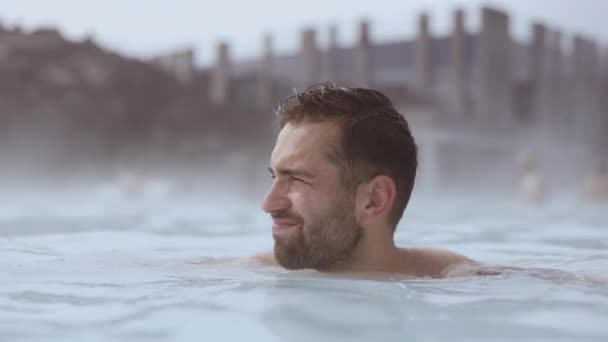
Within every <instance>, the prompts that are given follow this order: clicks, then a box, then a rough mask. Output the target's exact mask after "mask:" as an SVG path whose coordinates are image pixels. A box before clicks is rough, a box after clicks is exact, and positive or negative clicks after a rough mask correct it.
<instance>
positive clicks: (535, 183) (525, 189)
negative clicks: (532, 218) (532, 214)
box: [517, 150, 547, 206]
mask: <svg viewBox="0 0 608 342" xmlns="http://www.w3.org/2000/svg"><path fill="white" fill-rule="evenodd" d="M517 161H518V163H519V165H520V166H521V168H522V171H523V175H522V178H521V180H520V183H519V196H520V198H521V200H522V201H523V202H524V203H525V204H527V205H530V206H537V205H540V204H542V203H543V202H544V201H545V200H546V197H547V187H546V185H545V178H544V177H543V175H542V174H541V173H540V171H539V170H538V167H537V166H536V158H535V157H534V154H533V153H532V152H530V151H528V150H523V151H521V152H520V153H519V155H518V156H517Z"/></svg>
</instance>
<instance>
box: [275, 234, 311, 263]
mask: <svg viewBox="0 0 608 342" xmlns="http://www.w3.org/2000/svg"><path fill="white" fill-rule="evenodd" d="M274 257H275V259H276V261H277V263H278V264H279V265H280V266H281V267H283V268H286V269H288V270H301V269H305V268H309V267H307V266H306V260H305V258H304V257H303V255H302V253H301V251H297V250H296V249H295V248H289V247H288V246H287V245H285V244H283V243H282V242H281V241H276V239H275V243H274Z"/></svg>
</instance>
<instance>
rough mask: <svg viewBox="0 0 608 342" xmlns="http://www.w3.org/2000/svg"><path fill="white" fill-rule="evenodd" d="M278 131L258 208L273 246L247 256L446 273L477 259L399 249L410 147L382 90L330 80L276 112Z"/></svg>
mask: <svg viewBox="0 0 608 342" xmlns="http://www.w3.org/2000/svg"><path fill="white" fill-rule="evenodd" d="M277 115H278V116H279V119H280V127H281V131H280V133H279V135H278V138H277V141H276V145H275V147H274V150H273V151H272V155H271V158H270V167H269V171H270V174H271V176H272V178H273V182H272V185H271V187H270V189H269V192H268V194H267V195H266V197H265V198H264V201H263V204H262V208H263V210H264V211H265V212H267V213H269V214H270V215H271V217H272V236H273V238H274V251H273V252H269V253H263V254H260V255H257V256H255V257H254V258H255V259H256V260H257V261H258V262H261V263H264V264H268V265H280V266H282V267H284V268H287V269H291V270H299V269H315V270H318V271H321V272H340V273H363V274H386V273H393V274H403V275H409V276H416V277H450V276H456V275H465V274H478V271H474V269H475V268H476V267H475V266H476V265H477V263H476V262H475V261H473V260H471V259H469V258H466V257H464V256H462V255H459V254H456V253H452V252H449V251H444V250H437V249H430V248H399V247H397V246H395V243H394V239H393V236H394V233H395V229H396V227H397V224H398V222H399V221H400V219H401V216H402V214H403V211H404V209H405V207H406V206H407V203H408V201H409V199H410V195H411V192H412V189H413V187H414V180H415V178H416V169H417V166H418V159H417V146H416V143H415V141H414V138H413V137H412V134H411V132H410V129H409V126H408V123H407V121H406V120H405V118H404V117H403V116H402V115H401V114H400V113H398V112H397V110H396V109H395V107H394V106H393V104H392V103H391V101H390V100H389V99H388V98H387V97H386V96H384V95H383V94H382V93H380V92H378V91H376V90H372V89H364V88H342V87H337V86H335V85H333V84H331V83H326V84H323V85H320V86H314V87H311V88H309V89H307V90H306V91H304V92H301V93H297V94H295V95H293V96H291V97H290V98H288V99H287V100H285V101H284V103H283V104H282V105H281V106H280V107H279V109H278V110H277Z"/></svg>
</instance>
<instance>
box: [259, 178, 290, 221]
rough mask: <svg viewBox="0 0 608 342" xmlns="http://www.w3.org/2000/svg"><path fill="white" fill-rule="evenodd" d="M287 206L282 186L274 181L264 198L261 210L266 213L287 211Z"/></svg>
mask: <svg viewBox="0 0 608 342" xmlns="http://www.w3.org/2000/svg"><path fill="white" fill-rule="evenodd" d="M289 206H290V202H289V198H288V196H287V193H286V189H285V186H284V184H282V183H280V182H279V181H278V180H276V179H275V180H274V181H273V182H272V185H271V186H270V189H269V190H268V193H267V194H266V196H265V197H264V201H263V202H262V210H264V211H265V212H267V213H272V212H275V211H280V210H285V209H288V208H289Z"/></svg>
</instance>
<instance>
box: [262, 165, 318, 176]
mask: <svg viewBox="0 0 608 342" xmlns="http://www.w3.org/2000/svg"><path fill="white" fill-rule="evenodd" d="M268 172H270V174H273V175H274V173H275V171H274V170H272V168H271V167H268ZM276 172H277V173H278V174H280V175H284V176H303V177H306V178H315V175H314V174H313V173H311V172H308V171H304V170H298V169H289V168H283V167H279V168H277V169H276Z"/></svg>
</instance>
